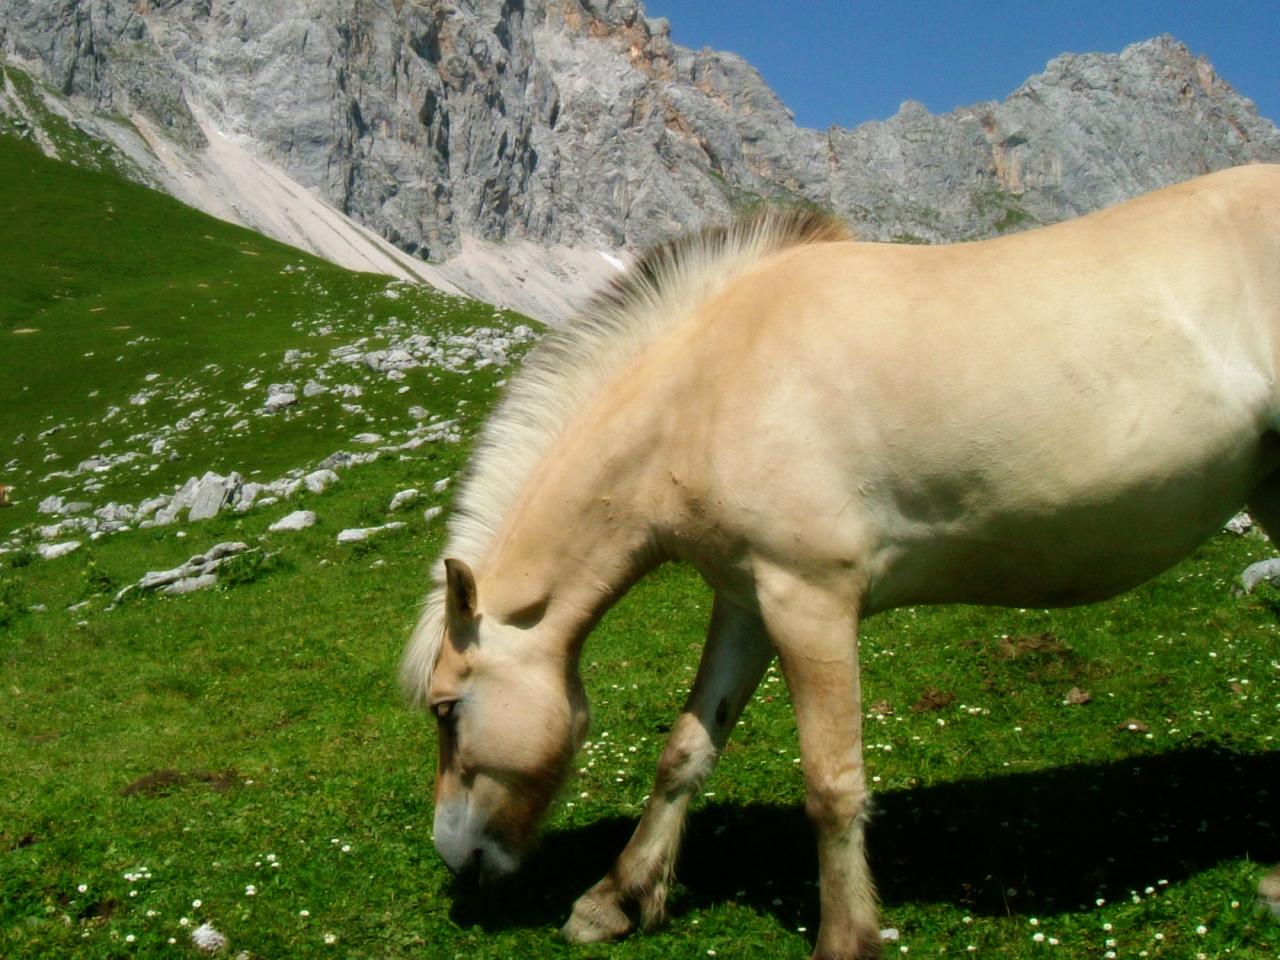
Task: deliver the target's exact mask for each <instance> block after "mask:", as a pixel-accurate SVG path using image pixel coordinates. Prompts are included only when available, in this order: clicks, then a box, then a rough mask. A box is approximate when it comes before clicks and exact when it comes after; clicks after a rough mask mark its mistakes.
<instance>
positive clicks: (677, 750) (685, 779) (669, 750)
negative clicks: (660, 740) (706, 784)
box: [658, 716, 716, 792]
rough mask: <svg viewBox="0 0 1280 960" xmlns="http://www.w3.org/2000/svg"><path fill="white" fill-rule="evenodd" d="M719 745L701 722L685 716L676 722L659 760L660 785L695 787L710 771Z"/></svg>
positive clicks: (665, 786) (665, 787)
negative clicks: (713, 741)
mask: <svg viewBox="0 0 1280 960" xmlns="http://www.w3.org/2000/svg"><path fill="white" fill-rule="evenodd" d="M715 761H716V749H715V745H714V744H713V743H712V742H711V740H710V738H709V737H708V736H707V733H706V731H705V730H703V729H702V726H701V725H700V724H698V723H697V722H696V721H694V720H692V718H690V717H687V716H684V717H681V718H680V720H679V721H678V722H677V723H676V728H675V729H674V730H673V731H672V732H671V739H670V740H668V741H667V746H666V748H665V749H664V750H663V751H662V757H661V759H659V761H658V789H659V790H661V791H664V792H667V791H671V790H678V789H692V788H696V787H697V786H698V785H699V784H701V783H702V782H703V781H704V780H706V779H707V777H709V776H710V775H711V770H712V768H713V767H714V766H715Z"/></svg>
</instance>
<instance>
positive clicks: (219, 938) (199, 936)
mask: <svg viewBox="0 0 1280 960" xmlns="http://www.w3.org/2000/svg"><path fill="white" fill-rule="evenodd" d="M191 942H192V943H194V944H195V945H196V947H197V948H198V949H200V950H203V951H204V952H205V953H217V952H218V951H219V950H223V949H225V948H226V946H227V938H226V937H225V936H223V934H222V933H220V932H219V931H217V930H215V929H214V928H213V924H211V923H202V924H200V926H198V927H196V928H195V929H194V930H192V931H191Z"/></svg>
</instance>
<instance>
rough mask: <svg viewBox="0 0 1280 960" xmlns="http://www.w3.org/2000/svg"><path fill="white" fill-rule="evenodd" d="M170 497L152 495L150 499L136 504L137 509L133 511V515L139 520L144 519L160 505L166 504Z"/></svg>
mask: <svg viewBox="0 0 1280 960" xmlns="http://www.w3.org/2000/svg"><path fill="white" fill-rule="evenodd" d="M170 499H171V498H170V497H167V496H164V495H161V496H159V497H152V498H151V499H150V500H143V501H142V502H141V503H140V504H138V508H137V510H135V511H134V516H135V517H136V518H137V519H139V520H145V519H146V518H147V517H149V516H151V515H152V514H153V513H155V512H156V511H157V510H159V509H160V508H161V507H165V506H168V504H169V500H170Z"/></svg>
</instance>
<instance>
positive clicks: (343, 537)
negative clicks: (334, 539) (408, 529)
mask: <svg viewBox="0 0 1280 960" xmlns="http://www.w3.org/2000/svg"><path fill="white" fill-rule="evenodd" d="M403 526H404V524H403V523H400V522H392V523H384V524H383V525H382V526H380V527H352V528H350V529H347V530H343V531H342V532H340V533H339V534H338V542H339V543H359V542H361V541H362V540H368V539H369V538H370V537H372V536H376V535H377V534H379V533H383V532H385V531H387V530H399V529H400V528H401V527H403Z"/></svg>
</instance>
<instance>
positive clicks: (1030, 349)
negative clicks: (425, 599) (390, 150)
mask: <svg viewBox="0 0 1280 960" xmlns="http://www.w3.org/2000/svg"><path fill="white" fill-rule="evenodd" d="M1278 369H1280V167H1261V166H1258V167H1249V168H1241V169H1236V170H1231V171H1227V172H1224V173H1218V174H1214V175H1211V176H1207V177H1204V178H1202V179H1199V180H1195V181H1192V182H1189V183H1185V184H1182V185H1180V186H1176V187H1172V188H1169V189H1166V190H1162V191H1159V192H1157V193H1153V194H1151V195H1149V196H1146V197H1143V198H1141V199H1138V200H1135V201H1132V202H1130V203H1126V204H1123V205H1121V206H1117V207H1114V208H1112V209H1109V210H1106V211H1104V212H1101V213H1098V214H1094V215H1092V216H1088V217H1084V218H1082V219H1079V220H1076V221H1074V222H1071V223H1066V224H1061V225H1058V226H1053V227H1048V228H1045V229H1042V230H1036V231H1033V232H1029V233H1024V234H1020V235H1017V236H1011V237H1006V238H1001V239H997V240H990V241H985V242H981V243H968V244H960V245H956V246H945V247H912V246H896V245H884V244H871V243H855V242H851V241H850V240H848V238H847V237H846V236H845V235H844V234H843V233H842V232H841V230H840V229H839V228H838V227H837V226H835V225H833V224H832V223H831V222H829V221H827V220H823V219H821V218H817V217H812V216H797V215H790V216H788V215H772V216H767V217H764V218H760V219H756V220H753V221H749V222H745V223H741V224H738V225H737V226H735V227H732V228H729V229H728V230H720V231H708V232H705V233H703V234H700V235H698V236H695V237H692V238H689V239H686V240H684V241H681V242H679V243H676V244H674V245H671V246H668V247H664V248H661V249H659V250H657V251H655V252H653V253H651V254H650V255H649V256H648V257H647V258H645V259H644V260H643V261H642V262H641V263H640V264H639V265H638V266H637V267H636V268H635V269H633V270H632V271H631V273H630V274H629V275H628V276H627V277H626V278H625V279H623V280H622V281H621V282H620V283H618V284H617V285H616V286H615V288H614V289H613V290H612V291H610V292H609V293H608V294H606V295H605V296H604V297H602V298H601V299H600V300H598V301H597V302H596V303H595V304H594V305H593V306H592V307H591V308H590V309H589V310H588V311H587V312H586V314H585V315H584V316H583V317H582V318H580V319H579V320H578V321H577V322H575V323H574V324H571V325H570V326H569V327H567V328H566V329H563V330H559V331H556V332H553V333H551V334H549V335H548V337H547V338H546V340H545V341H544V343H543V345H542V346H541V347H540V348H539V349H538V351H536V353H535V354H534V355H533V356H532V357H531V359H530V361H529V363H528V364H527V366H526V368H525V369H524V371H523V372H522V374H521V376H520V377H519V378H517V379H516V380H515V381H514V382H513V384H512V387H511V389H510V391H509V394H508V396H507V399H506V401H505V402H504V404H503V406H502V407H501V408H500V409H499V410H498V412H497V413H496V415H495V416H494V417H493V419H492V421H491V422H490V424H489V426H488V428H487V430H486V432H485V434H484V438H483V442H482V444H481V446H480V448H479V450H478V452H477V454H476V456H475V461H474V464H473V471H472V475H471V477H470V479H469V481H468V482H467V483H466V485H465V486H464V488H463V489H462V491H461V493H460V494H459V497H458V502H457V508H456V514H455V516H454V519H453V521H452V525H451V528H450V538H449V543H448V546H447V548H446V551H445V553H446V556H448V557H449V558H450V559H449V560H446V561H445V562H444V564H443V565H442V567H441V569H440V571H439V575H438V577H437V585H436V589H435V591H434V593H433V595H432V597H431V599H430V601H429V604H428V608H427V611H426V613H425V615H424V617H423V620H422V623H421V624H420V625H419V627H418V630H417V632H416V634H415V636H414V638H413V641H412V643H411V645H410V648H409V650H408V653H407V655H406V659H405V667H404V671H405V672H404V675H405V680H406V683H407V686H408V687H409V688H410V690H411V691H412V692H413V694H414V695H415V696H416V697H417V698H418V699H420V700H421V701H423V702H425V703H427V704H428V705H429V706H430V708H431V709H432V710H433V711H434V712H435V714H436V716H437V717H438V718H439V739H440V760H439V768H438V772H437V779H436V808H435V810H436V812H435V843H436V846H437V848H438V849H439V852H440V854H441V855H442V856H443V858H444V859H445V861H446V862H447V863H448V865H449V866H450V867H451V868H452V869H454V870H455V871H459V872H470V871H478V872H481V873H486V874H505V873H508V872H510V871H512V870H514V869H515V868H516V867H517V866H518V864H519V862H520V858H521V854H522V852H523V851H524V850H525V849H526V846H527V844H528V843H529V841H530V838H531V836H532V835H533V832H534V829H535V825H536V823H537V821H538V819H539V817H540V815H541V814H542V813H543V812H544V810H545V809H546V807H547V806H548V804H549V803H550V802H551V800H552V798H553V796H554V794H555V792H556V789H557V787H558V785H559V783H560V782H561V780H562V778H563V776H564V774H565V772H566V770H567V768H568V766H569V763H570V761H571V758H572V756H573V754H574V751H575V749H576V748H577V746H578V745H579V744H580V742H581V741H582V738H583V736H584V734H585V731H586V729H587V705H586V698H585V696H584V693H583V687H582V683H581V680H580V679H579V675H578V658H579V654H580V652H581V649H582V645H583V642H584V641H585V639H586V637H587V634H588V633H589V631H590V630H591V628H592V626H593V625H594V624H595V623H596V621H597V620H598V619H599V618H600V616H601V615H602V614H603V613H604V612H605V610H606V609H607V608H608V607H609V606H610V605H611V604H613V603H614V602H615V601H616V600H617V599H618V598H619V597H620V596H621V595H622V594H623V593H624V592H625V591H626V590H627V589H628V588H629V587H630V586H631V585H632V584H633V583H635V581H636V580H637V579H638V578H640V577H641V576H642V575H644V574H645V573H646V572H647V571H649V570H650V569H651V568H653V567H654V566H656V565H657V564H659V563H662V562H663V561H666V560H671V559H682V560H686V561H689V562H691V563H692V564H694V565H695V566H696V567H697V568H698V570H699V571H700V572H701V573H702V575H703V576H704V577H705V578H706V580H707V581H708V583H710V584H711V586H712V587H713V588H714V590H715V604H714V613H713V615H712V618H711V626H710V631H709V634H708V637H707V643H706V648H705V652H704V653H703V658H702V664H701V667H700V669H699V672H698V676H697V679H696V681H695V682H694V685H693V690H692V692H691V693H690V694H689V699H688V702H687V704H686V706H685V708H684V712H683V713H682V714H681V715H680V717H679V719H678V720H677V721H676V724H675V726H674V728H673V730H672V733H671V738H670V742H669V743H668V744H667V746H666V749H665V750H664V752H663V754H662V758H661V761H660V764H659V767H658V772H657V783H656V785H655V787H654V789H653V791H652V795H651V798H650V800H649V802H648V806H647V807H646V809H645V812H644V815H643V817H642V818H641V820H640V823H639V826H638V827H637V829H636V832H635V835H634V836H633V838H632V839H631V841H630V843H628V844H627V846H626V848H625V849H624V850H623V851H622V854H621V856H620V857H619V859H618V860H617V862H616V864H615V865H614V866H613V868H612V869H611V870H610V871H609V873H608V874H607V875H606V876H605V878H604V879H603V880H601V881H600V882H599V883H597V884H596V885H595V886H594V887H592V888H591V889H590V890H588V891H587V892H586V893H585V894H584V895H583V896H582V897H581V898H580V899H579V900H578V902H577V903H576V904H575V906H574V908H573V914H572V916H571V917H570V919H569V921H568V923H567V924H566V925H565V933H566V934H567V935H568V936H569V937H570V938H571V939H574V940H579V941H590V940H599V939H606V938H613V937H618V936H622V935H623V934H625V933H627V932H628V931H629V930H630V929H631V928H632V927H633V925H635V924H636V923H637V922H638V923H639V924H641V925H645V926H647V925H650V924H653V923H655V922H657V921H658V920H659V919H660V918H661V917H662V914H663V904H664V899H665V895H666V891H667V886H668V883H669V882H670V879H671V875H672V871H673V866H674V863H675V859H676V852H677V847H678V844H679V839H680V832H681V826H682V822H683V820H684V817H685V813H686V810H687V808H688V804H689V800H690V798H691V797H692V796H693V795H694V793H695V791H696V790H697V789H698V786H699V785H700V784H701V783H702V782H703V780H704V779H705V778H706V777H707V775H708V774H709V773H710V772H711V769H712V767H713V765H714V764H715V761H716V758H717V756H718V755H719V754H720V751H721V749H722V748H723V747H724V744H725V741H726V738H727V737H728V735H729V731H730V730H731V729H732V727H733V726H734V724H735V723H736V721H737V719H738V715H739V713H740V711H741V710H742V708H743V706H744V705H745V704H746V702H747V700H748V698H749V696H750V695H751V693H752V691H753V689H754V688H755V686H756V684H757V683H758V681H759V680H760V677H761V674H762V673H763V671H764V670H765V668H766V666H767V664H768V663H769V662H770V661H771V660H772V658H773V657H775V656H776V657H777V658H778V659H779V661H780V663H781V667H782V671H783V673H784V675H785V677H786V681H787V683H788V685H789V688H790V691H791V696H792V699H793V701H794V705H795V714H796V723H797V726H798V730H799V737H800V747H801V753H802V764H803V767H802V768H803V772H804V781H805V789H806V795H807V802H806V809H807V811H808V814H809V817H810V818H811V819H812V822H813V824H814V827H815V829H816V833H817V842H818V853H819V869H820V876H821V912H822V923H821V929H820V931H819V934H818V938H817V948H816V952H815V956H821V957H870V956H876V955H878V953H879V950H880V936H879V933H878V923H877V916H876V902H875V894H874V891H873V887H872V882H871V877H870V876H869V874H868V870H867V865H866V861H865V857H864V853H863V827H864V822H865V819H866V811H867V786H866V782H865V777H864V775H863V762H862V706H861V703H862V698H861V691H860V688H859V680H858V624H859V622H860V621H861V620H862V619H863V618H865V617H868V616H870V615H872V614H874V613H876V612H878V611H881V610H885V609H888V608H891V607H896V606H901V605H905V604H925V603H949V602H965V603H987V604H1005V605H1017V606H1047V605H1057V604H1074V603H1085V602H1088V601H1092V600H1099V599H1102V598H1104V597H1109V596H1112V595H1113V594H1116V593H1118V592H1120V591H1123V590H1126V589H1128V588H1130V587H1133V586H1135V585H1136V584H1139V583H1141V582H1142V581H1144V580H1146V579H1147V578H1149V577H1151V576H1153V575H1154V574H1157V573H1159V572H1160V571H1162V570H1164V569H1166V568H1167V567H1169V566H1170V565H1171V564H1173V563H1175V562H1176V561H1177V560H1179V559H1180V558H1181V557H1183V556H1185V555H1186V554H1187V553H1188V552H1189V551H1190V550H1191V549H1192V548H1193V547H1195V546H1196V545H1197V544H1198V543H1200V542H1201V541H1202V540H1204V539H1205V538H1206V537H1208V536H1210V535H1211V534H1213V533H1214V532H1215V531H1216V530H1218V529H1219V528H1220V527H1221V526H1222V524H1223V522H1224V521H1225V520H1226V519H1227V518H1228V517H1230V516H1231V514H1232V513H1233V512H1234V511H1236V510H1237V509H1239V508H1240V507H1241V505H1243V504H1246V503H1247V504H1248V507H1249V509H1250V511H1251V512H1252V514H1253V515H1254V517H1255V518H1256V519H1258V520H1259V521H1260V522H1261V523H1262V524H1263V525H1264V526H1266V527H1268V528H1269V529H1271V530H1272V531H1280V473H1277V469H1280V443H1278V442H1277V437H1276V434H1275V430H1276V429H1277V427H1278V426H1280V387H1278V386H1277V370H1278Z"/></svg>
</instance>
